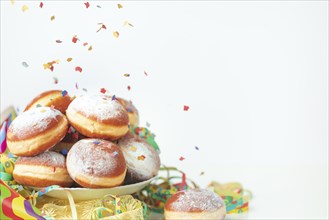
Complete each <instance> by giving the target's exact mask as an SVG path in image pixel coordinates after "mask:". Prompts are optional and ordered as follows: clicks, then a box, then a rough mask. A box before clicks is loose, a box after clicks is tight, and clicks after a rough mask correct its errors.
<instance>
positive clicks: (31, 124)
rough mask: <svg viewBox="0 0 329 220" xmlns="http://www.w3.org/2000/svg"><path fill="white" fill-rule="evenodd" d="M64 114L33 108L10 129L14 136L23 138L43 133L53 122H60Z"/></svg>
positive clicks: (22, 115) (46, 108)
mask: <svg viewBox="0 0 329 220" xmlns="http://www.w3.org/2000/svg"><path fill="white" fill-rule="evenodd" d="M58 116H62V113H61V112H60V111H58V110H56V109H51V108H49V107H39V108H33V109H30V110H28V111H26V112H23V113H22V114H21V115H19V116H18V117H17V118H16V119H15V120H14V121H13V123H12V124H11V125H10V127H9V132H11V133H12V134H13V135H15V136H17V137H18V138H19V137H23V136H26V135H29V134H34V133H36V132H37V133H42V132H43V131H45V130H46V129H47V128H48V125H49V124H50V123H51V121H53V120H56V121H58V118H57V117H58Z"/></svg>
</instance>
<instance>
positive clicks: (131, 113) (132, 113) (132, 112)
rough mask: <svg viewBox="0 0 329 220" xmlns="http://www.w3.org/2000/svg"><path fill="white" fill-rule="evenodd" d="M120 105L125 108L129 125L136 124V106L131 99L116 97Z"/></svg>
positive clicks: (137, 121) (137, 117) (137, 120)
mask: <svg viewBox="0 0 329 220" xmlns="http://www.w3.org/2000/svg"><path fill="white" fill-rule="evenodd" d="M116 99H117V100H118V101H119V102H120V103H121V105H122V106H123V107H124V108H125V109H126V110H127V112H128V117H129V124H130V126H131V127H134V126H138V124H139V114H138V110H137V108H136V107H135V106H134V105H133V104H132V102H131V101H127V100H125V99H123V98H116Z"/></svg>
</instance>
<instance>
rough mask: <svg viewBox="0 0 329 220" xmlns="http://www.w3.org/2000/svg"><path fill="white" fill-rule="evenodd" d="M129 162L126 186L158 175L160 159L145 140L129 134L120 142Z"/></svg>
mask: <svg viewBox="0 0 329 220" xmlns="http://www.w3.org/2000/svg"><path fill="white" fill-rule="evenodd" d="M118 145H119V146H120V148H121V150H122V152H123V155H124V157H125V159H126V162H127V175H126V179H125V184H131V183H137V182H141V181H144V180H148V179H150V178H152V177H154V176H156V175H157V174H158V171H159V169H160V157H159V154H158V153H157V152H156V151H155V150H154V148H153V147H152V146H151V145H150V144H149V143H147V142H146V141H145V140H144V139H142V138H140V137H138V136H137V135H135V134H132V133H130V132H129V133H128V134H127V135H125V136H124V137H123V138H121V139H120V140H119V142H118Z"/></svg>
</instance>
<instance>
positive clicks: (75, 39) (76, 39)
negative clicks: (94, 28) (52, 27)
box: [72, 35, 78, 43]
mask: <svg viewBox="0 0 329 220" xmlns="http://www.w3.org/2000/svg"><path fill="white" fill-rule="evenodd" d="M77 41H78V38H77V35H74V36H73V38H72V42H73V43H76V42H77Z"/></svg>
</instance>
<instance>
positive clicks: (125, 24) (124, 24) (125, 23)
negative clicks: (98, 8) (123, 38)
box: [123, 21, 134, 27]
mask: <svg viewBox="0 0 329 220" xmlns="http://www.w3.org/2000/svg"><path fill="white" fill-rule="evenodd" d="M123 26H124V27H126V26H130V27H134V25H132V24H131V23H129V22H128V21H124V22H123Z"/></svg>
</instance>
